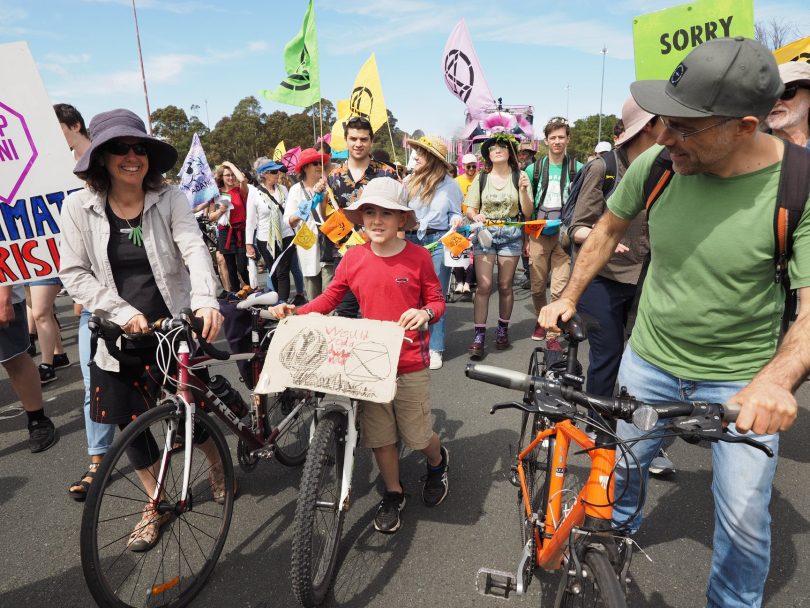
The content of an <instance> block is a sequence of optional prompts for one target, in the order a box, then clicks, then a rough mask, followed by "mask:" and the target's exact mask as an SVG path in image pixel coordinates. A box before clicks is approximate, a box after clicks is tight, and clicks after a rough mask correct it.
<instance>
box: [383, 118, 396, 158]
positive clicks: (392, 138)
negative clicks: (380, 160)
mask: <svg viewBox="0 0 810 608" xmlns="http://www.w3.org/2000/svg"><path fill="white" fill-rule="evenodd" d="M385 124H386V125H388V137H390V138H391V152H393V153H394V162H395V163H398V162H399V159H398V158H397V147H396V145H395V144H394V134H393V133H392V132H391V123H390V122H389V120H388V112H387V111H386V113H385Z"/></svg>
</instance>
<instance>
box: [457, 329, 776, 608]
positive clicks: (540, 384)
mask: <svg viewBox="0 0 810 608" xmlns="http://www.w3.org/2000/svg"><path fill="white" fill-rule="evenodd" d="M561 327H562V329H563V332H564V334H565V335H566V338H567V341H568V350H567V353H565V354H563V353H555V352H554V351H545V350H544V349H543V348H542V347H540V348H536V349H535V350H534V352H533V353H532V357H531V360H530V365H529V374H522V373H519V372H516V371H512V370H506V369H501V368H497V367H493V366H489V365H479V364H468V365H467V369H466V374H467V376H468V377H469V378H472V379H474V380H481V381H483V382H488V383H491V384H495V385H498V386H502V387H505V388H510V389H515V390H519V391H522V392H523V393H524V396H523V400H522V402H517V401H513V402H508V403H499V404H497V405H494V406H493V407H492V409H491V411H490V413H495V412H496V411H497V410H500V409H507V408H514V409H519V410H521V411H522V412H523V419H522V424H521V431H520V441H519V444H518V450H517V452H518V453H517V456H516V461H515V465H514V466H513V467H512V480H511V481H512V483H513V484H514V485H516V486H517V487H518V515H519V520H520V531H521V544H522V547H523V549H522V553H521V556H520V559H519V562H518V566H517V571H516V572H515V573H514V574H513V573H511V572H503V571H500V570H492V569H489V568H481V569H480V570H479V571H478V576H477V580H476V586H477V587H478V590H479V592H480V593H482V594H484V595H498V596H500V597H507V598H508V597H509V596H510V594H511V593H512V592H513V591H514V592H516V593H517V594H518V595H522V594H524V593H525V592H526V589H527V587H528V585H529V583H530V582H531V579H532V576H533V574H534V570H535V568H542V569H543V570H546V571H556V570H562V577H561V580H560V584H559V586H558V589H557V594H556V599H555V604H554V605H555V607H569V606H582V607H584V606H604V607H608V608H617V607H621V608H623V607H625V606H626V605H627V604H626V600H625V588H626V583H627V580H628V579H627V576H628V571H629V567H630V561H631V557H632V540H630V539H629V538H627V537H626V536H624V535H623V534H622V532H623V530H622V529H620V528H616V527H614V526H613V524H612V517H613V504H614V502H615V501H616V499H617V497H616V496H614V480H615V471H616V466H617V465H620V466H627V465H626V464H625V463H628V462H629V463H631V465H630V470H631V473H632V472H633V469H635V471H638V469H639V467H638V462H637V461H636V459H635V456H634V455H633V453H632V452H631V451H630V450H631V448H632V445H631V444H630V443H628V442H624V441H622V440H621V439H619V438H618V437H617V436H616V420H619V419H622V420H632V421H633V423H634V424H636V426H638V427H639V428H640V429H642V430H645V431H649V432H650V433H649V434H648V435H647V436H645V438H649V437H652V433H655V434H656V436H660V434H661V433H662V431H661V429H660V427H659V428H656V423H657V422H658V419H659V418H661V419H664V418H666V419H671V420H670V422H669V424H668V425H667V426H666V427H665V428H664V430H663V432H664V433H666V434H677V435H680V436H682V437H684V438H685V439H687V440H689V441H693V442H694V441H698V440H703V439H705V440H709V441H729V442H743V443H748V444H749V445H752V446H754V447H757V448H759V449H761V450H763V451H764V452H765V453H767V454H768V455H769V456H772V455H773V454H772V453H771V452H770V449H769V448H768V447H767V446H764V445H762V444H760V443H758V442H756V441H754V440H752V439H750V438H748V437H737V436H734V435H730V434H728V433H726V432H725V429H724V427H723V424H722V422H723V421H724V420H725V421H733V420H734V419H735V418H736V414H737V408H736V406H731V405H726V406H724V405H721V404H716V403H706V402H692V403H687V402H673V403H663V404H660V403H659V404H647V403H642V402H639V401H637V400H636V399H634V398H633V397H631V396H630V395H628V394H627V393H626V391H625V390H624V389H622V391H621V393H620V395H619V396H618V397H615V398H613V397H598V396H595V395H590V394H588V393H585V392H583V391H582V390H581V389H582V385H583V383H584V378H583V377H582V367H581V366H580V365H579V362H578V361H577V348H578V344H579V343H580V342H582V341H584V340H585V339H586V337H587V336H586V332H585V326H584V324H583V322H582V320H581V319H580V318H579V317H578V316H577V315H575V316H574V317H573V318H572V319H571V320H570V321H568V322H567V323H563V324H561ZM578 407H582V408H587V409H588V410H589V411H590V412H592V413H591V415H590V417H586V416H585V415H584V414H581V413H579V412H578V409H577V408H578ZM575 421H579V422H580V423H582V425H584V424H588V425H590V427H591V429H593V431H594V432H593V433H591V434H588V433H585V432H584V431H583V430H582V429H581V428H578V427H577V426H575V424H574V422H575ZM532 436H533V439H531V441H529V443H528V445H526V444H525V443H524V441H525V440H526V439H527V438H532ZM574 446H579V448H581V451H579V452H575V453H574V455H576V454H583V453H584V454H586V455H587V456H588V457H589V458H590V472H589V474H588V477H587V480H586V481H585V482H584V485H582V487H581V488H580V489H579V491H576V490H573V489H571V488H570V487H566V480H567V479H568V477H569V476H568V475H567V474H568V473H569V469H568V457H569V454H570V453H571V448H572V447H574ZM617 448H618V449H619V450H620V456H619V458H617V457H616V450H617ZM635 474H637V473H635ZM630 481H631V482H632V481H633V479H632V478H631V479H630ZM641 483H642V484H643V480H642V481H641ZM641 496H642V497H643V496H644V488H643V487H642V492H641ZM639 503H640V504H639V505H638V506H637V508H638V509H640V508H641V504H643V498H642V499H640V501H639ZM630 519H632V517H631V518H630Z"/></svg>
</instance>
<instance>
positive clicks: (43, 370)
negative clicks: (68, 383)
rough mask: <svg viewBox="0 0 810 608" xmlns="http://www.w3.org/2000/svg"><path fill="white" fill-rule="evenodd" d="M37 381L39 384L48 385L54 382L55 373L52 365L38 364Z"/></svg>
mask: <svg viewBox="0 0 810 608" xmlns="http://www.w3.org/2000/svg"><path fill="white" fill-rule="evenodd" d="M38 369H39V381H40V383H41V384H48V383H49V382H53V381H54V380H56V372H55V371H53V365H48V364H47V363H40V364H39V368H38Z"/></svg>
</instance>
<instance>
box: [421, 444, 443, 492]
mask: <svg viewBox="0 0 810 608" xmlns="http://www.w3.org/2000/svg"><path fill="white" fill-rule="evenodd" d="M441 452H442V463H441V464H440V465H439V468H437V469H431V467H430V464H429V463H428V465H427V475H425V477H424V478H423V479H424V482H425V485H424V487H423V488H422V502H424V503H425V504H426V505H427V506H428V507H435V506H436V505H440V504H441V503H442V501H443V500H444V499H445V497H446V496H447V491H448V489H449V487H450V484H449V483H448V482H447V468H448V466H449V465H450V452H448V451H447V448H446V447H444V446H442V447H441Z"/></svg>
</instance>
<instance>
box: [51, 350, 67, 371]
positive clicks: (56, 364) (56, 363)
mask: <svg viewBox="0 0 810 608" xmlns="http://www.w3.org/2000/svg"><path fill="white" fill-rule="evenodd" d="M61 367H70V359H68V356H67V353H62V354H61V355H54V356H53V368H54V369H59V368H61Z"/></svg>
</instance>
